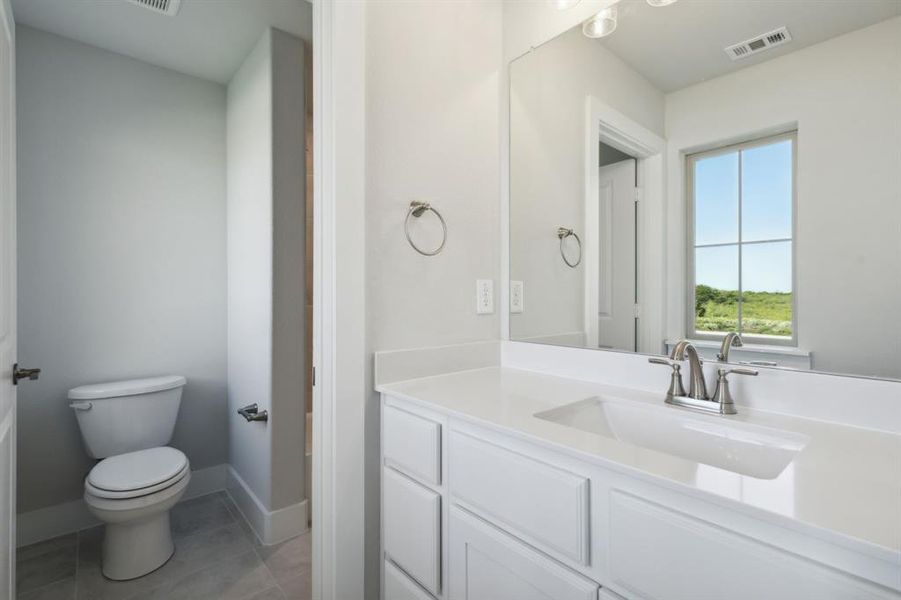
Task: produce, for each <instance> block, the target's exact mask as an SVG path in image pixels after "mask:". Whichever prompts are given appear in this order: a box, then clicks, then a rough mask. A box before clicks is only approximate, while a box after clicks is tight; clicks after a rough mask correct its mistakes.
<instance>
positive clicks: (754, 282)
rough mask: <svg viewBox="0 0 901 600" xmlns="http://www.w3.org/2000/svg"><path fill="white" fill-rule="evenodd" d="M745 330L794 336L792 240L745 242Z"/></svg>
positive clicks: (742, 265) (743, 252)
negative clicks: (760, 242)
mask: <svg viewBox="0 0 901 600" xmlns="http://www.w3.org/2000/svg"><path fill="white" fill-rule="evenodd" d="M741 252H742V254H741V270H742V288H743V290H744V291H743V293H742V297H743V303H742V319H741V321H742V329H743V331H742V333H753V334H757V335H774V336H780V337H791V335H792V245H791V242H774V243H766V244H743V245H742V251H741Z"/></svg>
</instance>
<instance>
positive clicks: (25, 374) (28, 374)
mask: <svg viewBox="0 0 901 600" xmlns="http://www.w3.org/2000/svg"><path fill="white" fill-rule="evenodd" d="M40 375H41V370H40V369H21V368H19V363H16V364H14V365H13V385H19V380H20V379H28V380H30V381H34V380H35V379H37V378H38V377H39V376H40Z"/></svg>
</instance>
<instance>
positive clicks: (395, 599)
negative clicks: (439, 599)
mask: <svg viewBox="0 0 901 600" xmlns="http://www.w3.org/2000/svg"><path fill="white" fill-rule="evenodd" d="M385 600H434V599H433V598H432V596H430V595H429V594H427V593H426V592H425V590H423V589H422V588H421V587H419V585H417V584H416V582H415V581H413V580H412V579H410V578H409V577H407V574H406V573H404V572H403V571H401V570H400V569H398V568H397V567H396V566H395V565H394V563H392V562H391V561H390V560H386V561H385Z"/></svg>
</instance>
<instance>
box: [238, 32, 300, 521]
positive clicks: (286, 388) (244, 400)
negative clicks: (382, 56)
mask: <svg viewBox="0 0 901 600" xmlns="http://www.w3.org/2000/svg"><path fill="white" fill-rule="evenodd" d="M303 106H304V105H303V44H302V42H301V41H300V40H299V39H298V38H296V37H294V36H292V35H290V34H287V33H284V32H281V31H278V30H275V29H270V30H268V31H267V32H266V33H265V34H264V35H263V36H262V38H261V39H260V41H259V42H258V43H257V45H256V47H255V48H254V50H253V52H251V54H250V55H249V56H248V57H247V59H246V60H245V61H244V64H243V65H242V66H241V68H240V69H239V70H238V72H237V73H236V74H235V76H234V78H233V79H232V81H231V82H230V83H229V85H228V169H227V171H228V219H227V220H228V363H229V379H228V396H229V406H230V411H231V414H230V416H229V419H230V420H229V439H230V442H231V444H230V458H229V463H230V464H231V466H232V468H233V469H234V470H235V471H236V472H237V474H238V475H239V476H240V477H241V479H243V480H244V482H245V483H246V484H247V485H248V486H249V487H250V488H251V490H252V491H253V493H254V495H256V497H257V498H258V499H259V500H260V502H262V503H263V504H264V505H265V507H266V508H267V509H270V510H274V509H279V508H284V507H286V506H288V505H291V504H295V503H297V502H300V501H301V500H303V497H304V490H303V481H304V462H303V456H304V411H303V400H304V395H303V391H304V382H305V381H306V376H305V374H304V371H303V340H304V337H303V331H304V323H303V274H304V271H303V269H304V261H303V249H304V179H305V174H304V173H305V172H304V155H303V153H304V142H303V126H304V120H303V119H304V110H303ZM252 403H256V404H258V405H259V407H260V410H268V411H269V412H270V417H271V418H270V420H269V422H268V423H265V424H264V423H247V422H246V421H244V419H243V418H241V417H240V416H238V415H237V414H236V413H235V411H236V409H237V408H238V407H240V406H244V405H247V404H252Z"/></svg>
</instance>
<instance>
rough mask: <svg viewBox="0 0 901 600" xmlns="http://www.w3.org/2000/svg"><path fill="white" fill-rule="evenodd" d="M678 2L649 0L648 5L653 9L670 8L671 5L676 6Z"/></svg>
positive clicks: (672, 0) (674, 0) (673, 0)
mask: <svg viewBox="0 0 901 600" xmlns="http://www.w3.org/2000/svg"><path fill="white" fill-rule="evenodd" d="M675 3H676V0H648V4H650V5H651V6H653V7H658V6H669V5H670V4H675Z"/></svg>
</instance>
